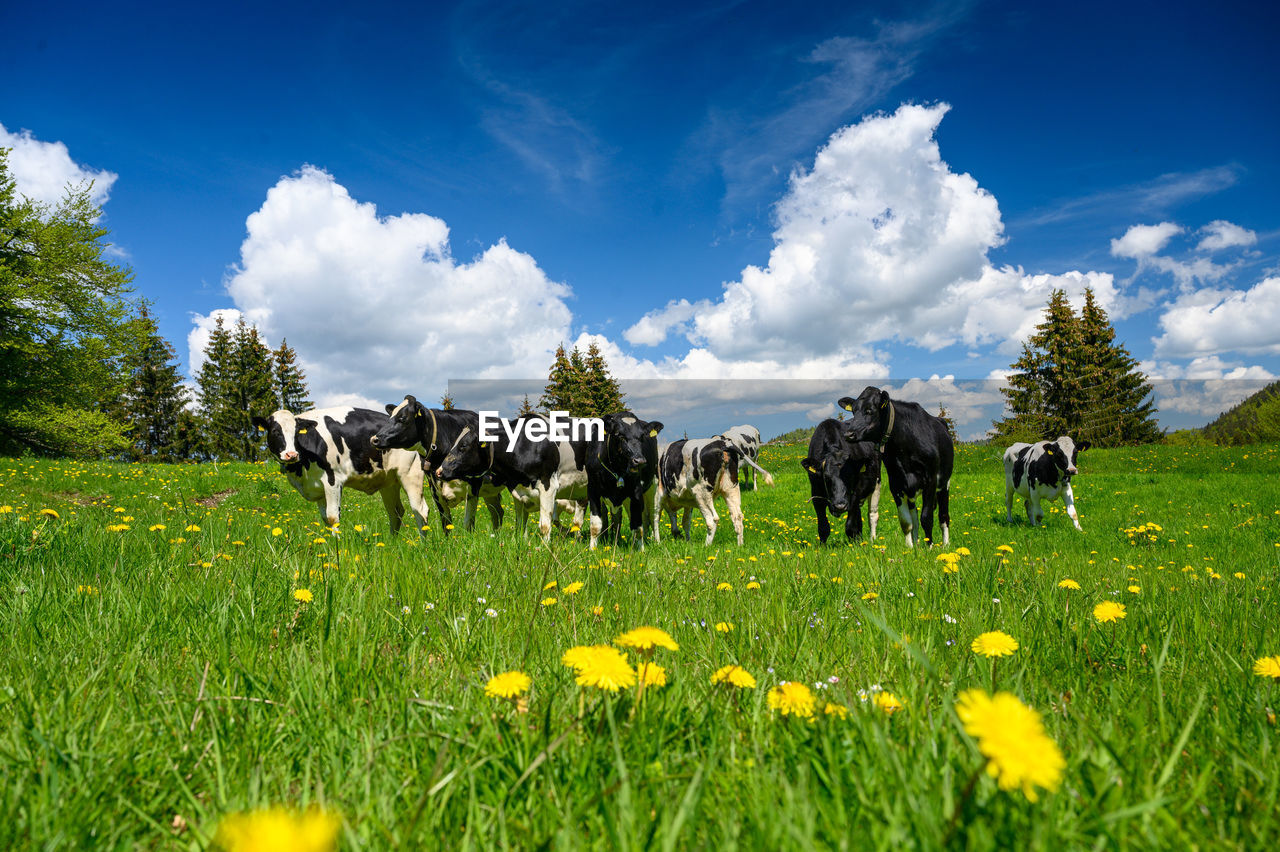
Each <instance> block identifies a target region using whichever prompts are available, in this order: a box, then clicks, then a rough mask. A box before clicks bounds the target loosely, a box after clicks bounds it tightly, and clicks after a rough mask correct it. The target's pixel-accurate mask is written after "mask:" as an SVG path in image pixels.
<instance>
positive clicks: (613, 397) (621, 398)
mask: <svg viewBox="0 0 1280 852" xmlns="http://www.w3.org/2000/svg"><path fill="white" fill-rule="evenodd" d="M575 351H576V349H575ZM583 364H584V366H585V368H586V369H585V373H586V385H587V387H586V395H587V399H586V407H587V409H588V411H587V414H586V416H588V417H603V416H604V415H606V414H612V413H614V412H618V411H623V410H624V409H626V407H627V406H626V403H625V399H626V396H625V395H624V394H623V393H622V386H621V385H620V384H619V383H618V380H617V379H615V378H614V377H613V376H611V375H610V374H609V365H608V364H607V363H605V360H604V356H603V355H602V354H601V353H600V347H599V346H597V345H596V342H595V341H594V340H593V341H591V345H590V346H588V347H587V355H586V358H584V359H583Z"/></svg>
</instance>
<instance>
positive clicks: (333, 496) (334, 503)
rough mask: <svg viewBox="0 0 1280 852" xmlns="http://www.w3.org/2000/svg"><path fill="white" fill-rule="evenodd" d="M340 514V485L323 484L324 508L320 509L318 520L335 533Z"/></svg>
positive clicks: (338, 483)
mask: <svg viewBox="0 0 1280 852" xmlns="http://www.w3.org/2000/svg"><path fill="white" fill-rule="evenodd" d="M341 514H342V483H341V482H334V483H333V484H332V485H330V484H329V482H328V480H325V483H324V506H323V507H321V509H320V518H321V520H323V521H324V525H325V526H326V527H328V528H329V529H330V530H334V531H337V529H338V521H339V520H341Z"/></svg>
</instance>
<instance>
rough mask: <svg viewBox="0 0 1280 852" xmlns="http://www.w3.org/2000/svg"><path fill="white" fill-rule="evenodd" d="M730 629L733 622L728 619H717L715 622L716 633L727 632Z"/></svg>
mask: <svg viewBox="0 0 1280 852" xmlns="http://www.w3.org/2000/svg"><path fill="white" fill-rule="evenodd" d="M732 629H733V623H732V622H729V621H719V622H716V632H717V633H728V632H729V631H730V630H732Z"/></svg>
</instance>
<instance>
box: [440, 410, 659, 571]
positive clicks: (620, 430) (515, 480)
mask: <svg viewBox="0 0 1280 852" xmlns="http://www.w3.org/2000/svg"><path fill="white" fill-rule="evenodd" d="M527 419H533V418H522V419H520V420H514V421H511V420H508V421H505V422H506V424H507V426H502V425H501V424H499V427H498V430H497V432H496V435H497V440H495V441H485V442H482V441H480V439H479V435H478V434H476V433H475V432H470V431H467V432H465V433H464V434H463V435H462V436H460V438H459V439H458V441H456V442H455V443H454V445H453V447H452V448H451V449H450V450H449V453H448V455H447V456H446V458H445V461H444V463H443V465H442V466H441V468H440V469H439V470H438V471H437V472H438V474H439V475H441V476H445V477H452V476H476V475H481V474H483V475H487V476H489V477H491V478H492V480H493V482H494V484H501V485H504V486H505V487H507V488H508V489H509V490H510V491H511V494H512V497H513V499H514V501H515V502H516V505H517V507H518V508H521V509H522V511H523V512H524V514H525V516H527V514H528V512H529V511H530V510H531V509H532V507H533V506H534V505H535V504H536V505H537V507H538V531H539V533H540V534H541V535H542V537H543V539H544V540H546V539H547V538H549V537H550V535H551V527H552V521H553V518H554V514H555V512H556V501H557V499H561V500H574V501H576V500H582V499H585V500H586V501H587V510H588V513H589V516H590V517H589V523H588V526H589V530H590V539H591V547H592V548H595V547H596V545H597V543H598V540H599V538H600V533H601V531H602V529H603V526H604V524H603V504H604V501H605V500H608V501H609V502H611V503H613V504H615V505H618V506H621V505H623V504H625V503H629V504H630V505H629V508H630V518H631V532H632V543H633V545H635V546H640V547H643V545H644V529H643V524H644V518H645V507H644V498H645V496H646V494H648V493H649V491H650V489H651V488H652V487H653V482H654V479H655V478H656V477H657V435H658V432H660V431H661V430H662V424H661V423H657V422H654V423H648V422H646V421H643V420H640V419H639V418H637V417H636V416H635V415H634V414H632V413H631V412H629V411H624V412H621V413H618V414H606V415H605V416H604V417H603V418H601V419H602V420H603V425H604V437H603V438H599V437H595V436H592V437H584V436H583V434H585V433H583V434H579V433H577V432H576V431H575V423H574V421H571V422H570V425H569V431H570V433H571V434H579V437H573V438H571V439H570V440H568V441H559V442H557V441H551V440H540V441H535V440H530V438H529V437H528V436H527V435H526V434H525V431H524V422H525V420H527ZM536 419H543V418H536ZM508 428H510V429H511V430H512V431H515V432H516V433H517V434H516V436H515V438H514V440H513V439H512V438H511V436H510V434H508Z"/></svg>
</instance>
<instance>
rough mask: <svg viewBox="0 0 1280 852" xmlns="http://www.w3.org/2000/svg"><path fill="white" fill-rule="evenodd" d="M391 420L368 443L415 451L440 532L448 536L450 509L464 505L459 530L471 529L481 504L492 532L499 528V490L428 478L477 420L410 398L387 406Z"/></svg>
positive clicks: (477, 483) (478, 480) (485, 484)
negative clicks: (452, 446) (481, 501)
mask: <svg viewBox="0 0 1280 852" xmlns="http://www.w3.org/2000/svg"><path fill="white" fill-rule="evenodd" d="M387 414H388V415H389V416H390V418H391V420H390V422H389V423H387V425H386V426H384V427H383V428H382V429H379V430H378V432H377V434H375V435H374V436H373V437H372V438H370V439H369V441H370V443H371V444H373V446H375V447H382V448H398V449H405V450H416V451H417V452H418V453H419V454H420V455H421V457H422V466H423V469H424V470H425V471H427V474H428V475H427V481H428V482H429V483H430V484H431V498H432V500H434V501H435V504H436V509H437V510H439V512H440V529H441V530H442V531H443V532H444V533H445V535H448V534H449V527H450V526H451V525H452V524H453V512H452V509H453V508H454V507H456V506H458V505H459V504H460V503H462V502H464V501H465V502H466V510H465V513H464V515H463V520H462V526H463V529H468V530H469V529H471V528H472V527H474V526H475V520H476V506H477V504H478V502H479V501H480V500H484V502H485V505H486V506H487V507H488V508H489V520H490V521H491V522H492V523H493V528H494V529H495V530H496V529H498V528H500V527H501V526H502V489H501V488H499V487H497V486H495V485H493V484H492V483H490V482H488V481H487V480H484V479H482V478H480V477H474V478H471V479H459V480H445V479H439V478H438V477H435V476H432V475H431V471H433V470H435V469H436V468H437V467H439V466H440V463H441V462H442V461H444V457H445V453H446V452H447V448H448V447H449V446H450V445H451V444H452V443H453V442H454V441H455V440H456V439H457V437H458V435H459V434H460V433H461V432H462V430H463V429H466V428H470V429H471V430H472V431H474V430H475V429H476V424H477V423H478V422H479V416H478V415H477V414H476V413H475V412H474V411H467V410H465V409H449V410H444V409H435V408H427V407H425V406H424V405H423V404H422V403H420V402H418V400H417V399H416V398H414V397H413V395H412V394H410V395H407V396H405V398H404V400H403V401H402V402H400V403H399V404H398V405H397V404H391V403H388V404H387Z"/></svg>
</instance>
